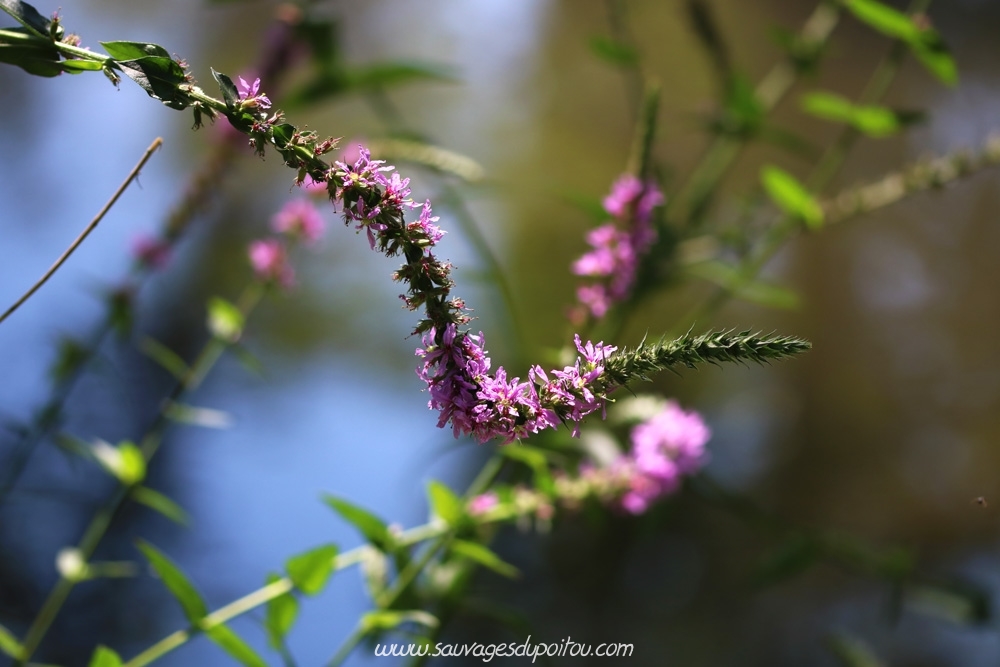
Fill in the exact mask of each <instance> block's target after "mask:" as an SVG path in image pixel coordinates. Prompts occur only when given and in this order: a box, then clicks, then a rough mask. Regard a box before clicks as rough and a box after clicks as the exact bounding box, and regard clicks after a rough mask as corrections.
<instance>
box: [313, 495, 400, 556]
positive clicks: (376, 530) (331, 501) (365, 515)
mask: <svg viewBox="0 0 1000 667" xmlns="http://www.w3.org/2000/svg"><path fill="white" fill-rule="evenodd" d="M323 502H325V503H326V504H327V505H329V506H330V507H331V508H333V511H335V512H336V513H337V514H339V515H340V516H341V517H342V518H343V519H344V520H345V521H347V522H348V523H350V524H351V525H352V526H354V527H355V528H357V529H358V530H359V531H360V532H361V534H362V535H363V536H364V538H365V539H366V540H368V541H369V542H371V543H372V544H374V545H375V546H377V547H378V548H379V549H382V550H383V551H386V550H388V549H389V546H390V544H391V542H392V539H391V535H390V534H389V528H388V527H387V526H386V525H385V522H383V521H382V519H379V518H378V517H377V516H375V515H374V514H372V513H371V512H369V511H368V510H365V509H362V508H360V507H358V506H357V505H353V504H351V503H350V502H348V501H346V500H344V499H342V498H337V497H336V496H332V495H329V494H328V495H325V496H323Z"/></svg>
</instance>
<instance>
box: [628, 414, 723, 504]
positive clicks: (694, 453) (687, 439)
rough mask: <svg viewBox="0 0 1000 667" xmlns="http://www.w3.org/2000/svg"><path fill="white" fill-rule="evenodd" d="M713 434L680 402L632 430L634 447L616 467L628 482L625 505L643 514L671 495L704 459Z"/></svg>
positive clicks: (700, 419)
mask: <svg viewBox="0 0 1000 667" xmlns="http://www.w3.org/2000/svg"><path fill="white" fill-rule="evenodd" d="M711 436H712V433H711V431H710V430H709V428H708V426H706V425H705V422H704V421H703V420H702V418H701V415H699V414H698V413H697V412H693V411H692V412H685V411H684V410H682V409H681V407H680V406H679V405H677V403H674V402H673V401H669V402H668V403H667V405H666V407H665V408H664V409H663V411H661V412H660V413H658V414H657V415H656V416H654V417H653V418H652V419H649V420H648V421H645V422H643V423H641V424H639V425H638V426H636V427H635V428H634V429H632V449H631V451H630V452H629V454H628V455H627V456H624V457H622V458H621V459H620V460H619V461H618V462H617V463H616V464H615V466H613V468H614V469H615V471H616V473H617V474H620V475H622V476H623V477H624V478H625V479H626V480H627V481H628V491H627V492H626V493H625V495H624V496H623V497H622V499H621V504H622V507H624V508H625V509H626V510H627V511H629V512H631V513H632V514H641V513H642V512H645V511H646V508H648V507H649V505H650V504H651V503H653V502H654V501H656V500H657V499H659V498H662V497H663V496H667V495H670V494H671V493H673V492H674V491H676V490H677V488H678V487H679V486H680V482H681V478H682V477H684V476H685V475H690V474H692V473H694V472H696V471H697V470H698V469H699V468H700V467H701V466H702V465H703V464H704V462H705V458H706V455H705V443H707V442H708V440H709V438H711Z"/></svg>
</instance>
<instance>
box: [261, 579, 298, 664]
mask: <svg viewBox="0 0 1000 667" xmlns="http://www.w3.org/2000/svg"><path fill="white" fill-rule="evenodd" d="M280 579H281V577H279V576H278V575H276V574H273V573H272V574H269V575H267V583H268V584H273V583H274V582H276V581H279V580H280ZM298 617H299V601H298V599H296V597H295V596H294V595H292V594H291V593H285V594H284V595H279V596H278V597H276V598H274V599H273V600H270V601H269V602H268V603H267V611H266V612H265V614H264V627H265V628H266V629H267V637H268V641H269V642H270V644H271V646H272V647H273V648H275V649H277V648H279V647H281V645H282V644H283V643H284V641H285V636H286V635H287V634H288V631H289V630H291V629H292V626H293V625H295V621H296V619H298Z"/></svg>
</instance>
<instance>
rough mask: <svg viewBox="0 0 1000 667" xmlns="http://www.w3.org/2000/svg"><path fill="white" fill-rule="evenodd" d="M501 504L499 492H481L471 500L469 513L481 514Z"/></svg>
mask: <svg viewBox="0 0 1000 667" xmlns="http://www.w3.org/2000/svg"><path fill="white" fill-rule="evenodd" d="M498 504H500V500H499V499H498V498H497V494H495V493H493V492H492V491H487V492H486V493H481V494H479V495H478V496H476V497H474V498H473V499H472V500H470V501H469V514H471V515H472V516H481V515H483V514H486V513H487V512H489V511H490V510H491V509H493V508H494V507H496V506H497V505H498Z"/></svg>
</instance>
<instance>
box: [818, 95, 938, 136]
mask: <svg viewBox="0 0 1000 667" xmlns="http://www.w3.org/2000/svg"><path fill="white" fill-rule="evenodd" d="M802 109H803V111H805V112H806V113H808V114H811V115H813V116H816V117H817V118H823V119H825V120H831V121H834V122H838V123H847V124H848V125H850V126H851V127H853V128H855V129H856V130H858V131H859V132H863V133H864V134H867V135H868V136H870V137H876V138H877V137H887V136H891V135H893V134H896V133H897V132H898V131H899V130H901V129H902V128H903V127H904V126H906V125H910V124H912V123H915V122H917V121H920V120H922V119H923V117H924V115H923V114H922V113H919V112H913V111H895V110H893V109H889V108H887V107H881V106H875V105H855V104H853V103H851V101H850V100H848V99H847V98H845V97H842V96H840V95H836V94H834V93H828V92H815V93H809V94H808V95H804V96H803V97H802Z"/></svg>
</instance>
